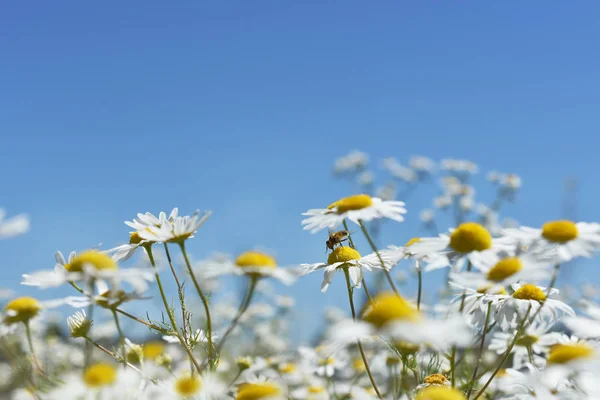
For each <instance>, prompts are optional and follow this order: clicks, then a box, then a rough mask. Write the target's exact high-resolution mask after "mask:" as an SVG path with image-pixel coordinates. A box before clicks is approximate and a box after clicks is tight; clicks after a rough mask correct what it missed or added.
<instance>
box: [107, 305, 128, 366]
mask: <svg viewBox="0 0 600 400" xmlns="http://www.w3.org/2000/svg"><path fill="white" fill-rule="evenodd" d="M111 311H112V315H113V318H114V319H115V325H116V326H117V331H118V332H119V345H120V346H121V353H123V367H125V366H126V365H127V351H126V350H125V337H124V336H123V331H122V330H121V324H119V317H118V316H117V312H116V311H115V310H111Z"/></svg>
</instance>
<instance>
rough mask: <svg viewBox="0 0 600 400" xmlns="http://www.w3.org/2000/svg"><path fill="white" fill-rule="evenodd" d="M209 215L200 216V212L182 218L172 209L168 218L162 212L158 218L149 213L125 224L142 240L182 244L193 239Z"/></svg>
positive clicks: (207, 213) (139, 215)
mask: <svg viewBox="0 0 600 400" xmlns="http://www.w3.org/2000/svg"><path fill="white" fill-rule="evenodd" d="M210 214H211V212H210V211H207V212H205V213H203V214H202V215H200V212H199V211H196V212H195V213H194V214H193V215H192V216H188V215H186V216H183V217H182V216H179V215H178V210H177V208H174V209H173V211H171V214H170V216H169V217H168V218H167V216H166V214H165V213H164V212H161V213H160V214H159V217H158V218H156V217H155V216H154V215H152V214H150V213H146V214H143V215H142V214H138V218H137V219H134V220H133V221H132V222H129V221H126V222H125V224H127V225H128V226H130V227H132V228H133V229H136V232H137V234H138V235H139V237H140V238H141V239H142V240H148V241H151V242H174V243H182V242H183V241H185V240H187V239H190V238H193V237H194V233H196V231H197V230H198V228H200V227H201V226H202V225H203V224H204V223H205V222H206V220H207V219H208V218H209V217H210Z"/></svg>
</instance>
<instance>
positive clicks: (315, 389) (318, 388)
mask: <svg viewBox="0 0 600 400" xmlns="http://www.w3.org/2000/svg"><path fill="white" fill-rule="evenodd" d="M307 390H308V393H325V388H324V387H323V386H309V387H308V388H307Z"/></svg>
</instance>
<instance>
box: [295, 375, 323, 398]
mask: <svg viewBox="0 0 600 400" xmlns="http://www.w3.org/2000/svg"><path fill="white" fill-rule="evenodd" d="M290 395H291V396H292V398H293V399H294V400H296V399H297V400H329V399H330V398H331V397H330V396H329V392H328V391H327V382H326V381H324V380H318V379H316V378H311V379H310V380H309V382H308V383H307V384H306V385H301V386H300V387H298V388H297V389H294V390H293V391H292V392H291V393H290Z"/></svg>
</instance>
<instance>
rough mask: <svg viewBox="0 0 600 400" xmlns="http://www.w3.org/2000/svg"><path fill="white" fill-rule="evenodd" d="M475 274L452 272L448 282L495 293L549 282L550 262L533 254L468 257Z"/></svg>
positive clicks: (496, 254)
mask: <svg viewBox="0 0 600 400" xmlns="http://www.w3.org/2000/svg"><path fill="white" fill-rule="evenodd" d="M469 260H470V261H471V264H472V265H473V266H474V267H475V268H476V269H477V272H468V271H463V272H452V273H450V280H452V281H453V282H455V283H457V284H459V285H461V286H465V287H471V288H482V287H485V288H489V290H491V291H494V290H496V289H500V288H502V287H506V286H509V285H511V284H513V283H517V282H519V281H526V282H533V281H538V280H541V279H549V278H550V276H551V275H552V272H551V271H550V267H551V266H552V265H553V263H554V259H552V258H546V259H544V258H540V257H539V256H536V255H535V254H533V253H523V254H519V255H512V254H511V253H506V252H498V253H495V252H490V251H487V252H481V253H474V254H472V255H471V256H470V257H469Z"/></svg>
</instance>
